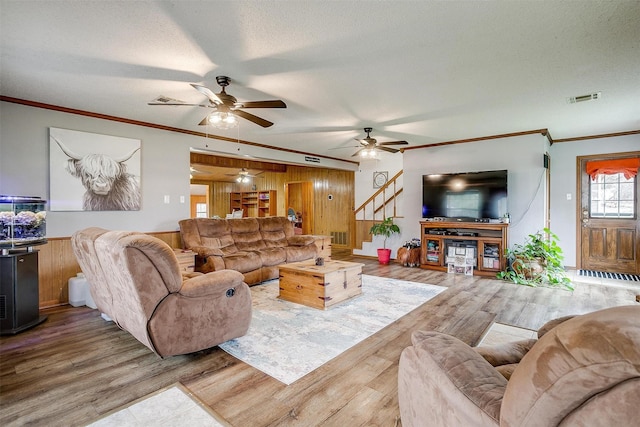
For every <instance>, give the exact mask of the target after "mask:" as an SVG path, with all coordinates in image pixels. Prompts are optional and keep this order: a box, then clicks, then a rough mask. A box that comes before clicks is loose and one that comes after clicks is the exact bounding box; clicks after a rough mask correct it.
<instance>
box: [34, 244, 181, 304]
mask: <svg viewBox="0 0 640 427" xmlns="http://www.w3.org/2000/svg"><path fill="white" fill-rule="evenodd" d="M148 234H150V235H152V236H155V237H157V238H159V239H160V240H162V241H164V242H166V243H167V244H168V245H169V246H171V247H172V248H181V247H182V241H181V240H180V233H179V232H177V231H167V232H158V233H148ZM34 250H37V251H38V280H39V288H40V308H44V307H51V306H54V305H60V304H66V303H68V302H69V285H68V284H69V279H70V278H71V277H74V276H75V275H76V274H77V273H78V272H80V266H79V265H78V262H77V261H76V257H75V255H74V254H73V249H72V248H71V239H70V238H69V237H59V238H53V239H49V240H48V242H47V243H46V244H44V245H40V246H34Z"/></svg>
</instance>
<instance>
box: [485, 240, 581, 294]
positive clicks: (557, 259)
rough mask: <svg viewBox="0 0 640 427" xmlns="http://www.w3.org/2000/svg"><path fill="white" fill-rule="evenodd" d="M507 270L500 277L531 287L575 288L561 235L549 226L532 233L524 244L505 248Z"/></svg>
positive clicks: (499, 274)
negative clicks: (563, 261)
mask: <svg viewBox="0 0 640 427" xmlns="http://www.w3.org/2000/svg"><path fill="white" fill-rule="evenodd" d="M505 257H506V258H507V269H506V270H505V271H501V272H500V273H498V278H499V279H504V280H510V281H512V282H514V283H517V284H520V285H527V286H540V285H545V286H559V287H564V288H565V289H569V290H573V285H572V284H571V280H569V278H568V277H567V274H566V272H565V270H564V266H563V265H562V260H563V259H564V255H563V253H562V248H561V247H560V246H559V245H558V236H557V235H556V234H554V233H553V232H551V230H549V229H548V228H544V229H542V230H540V231H537V232H536V233H534V234H529V235H528V236H527V237H526V239H525V241H524V243H522V244H519V243H518V244H515V245H513V248H512V249H508V248H507V249H506V250H505Z"/></svg>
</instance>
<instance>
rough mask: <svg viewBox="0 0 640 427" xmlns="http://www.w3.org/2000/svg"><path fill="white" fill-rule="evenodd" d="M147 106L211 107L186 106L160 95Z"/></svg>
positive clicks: (205, 105) (184, 103)
mask: <svg viewBox="0 0 640 427" xmlns="http://www.w3.org/2000/svg"><path fill="white" fill-rule="evenodd" d="M147 104H148V105H186V106H187V107H211V106H210V105H207V104H187V103H186V102H184V101H180V100H179V99H175V98H169V97H168V96H164V95H160V96H159V97H157V98H156V99H154V100H153V101H150V102H147Z"/></svg>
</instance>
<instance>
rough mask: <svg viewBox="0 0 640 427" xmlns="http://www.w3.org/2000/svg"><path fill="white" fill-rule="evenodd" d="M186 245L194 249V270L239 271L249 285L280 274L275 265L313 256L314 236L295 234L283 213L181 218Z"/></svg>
mask: <svg viewBox="0 0 640 427" xmlns="http://www.w3.org/2000/svg"><path fill="white" fill-rule="evenodd" d="M179 224H180V235H181V236H182V243H183V245H184V247H185V248H186V249H190V250H192V251H194V252H195V253H196V271H200V272H203V273H207V272H210V271H218V270H223V269H231V270H235V271H239V272H240V273H242V274H243V276H244V281H245V282H246V283H247V284H248V285H254V284H257V283H261V282H264V281H266V280H271V279H276V278H277V277H278V276H279V269H278V265H281V264H285V263H290V262H298V261H304V260H308V259H314V258H315V257H316V256H317V254H318V248H317V246H316V245H315V238H314V237H313V236H310V235H296V234H295V232H294V230H293V225H292V224H291V221H289V220H288V219H287V218H285V217H265V218H238V219H210V218H192V219H184V220H182V221H180V223H179Z"/></svg>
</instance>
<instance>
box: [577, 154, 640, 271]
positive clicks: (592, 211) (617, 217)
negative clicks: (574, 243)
mask: <svg viewBox="0 0 640 427" xmlns="http://www.w3.org/2000/svg"><path fill="white" fill-rule="evenodd" d="M630 157H640V152H633V153H621V154H618V155H608V156H607V155H602V156H597V157H596V156H588V157H580V158H579V159H578V167H579V168H580V179H579V191H578V194H579V196H580V200H579V205H578V206H580V207H581V208H580V212H578V224H579V225H578V226H579V228H580V232H579V233H578V235H579V240H580V241H579V245H580V248H579V254H580V260H579V261H580V265H579V266H578V267H579V268H582V269H584V270H596V271H608V272H613V273H627V274H640V257H639V256H638V249H639V248H640V219H639V212H640V191H639V189H638V177H637V176H635V177H633V178H631V179H627V178H625V177H624V176H623V174H622V173H620V174H617V175H616V174H612V175H600V176H598V177H597V178H596V180H595V181H594V180H592V179H591V177H590V176H589V175H588V174H587V172H586V164H587V162H588V161H594V160H606V159H615V158H630Z"/></svg>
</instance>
